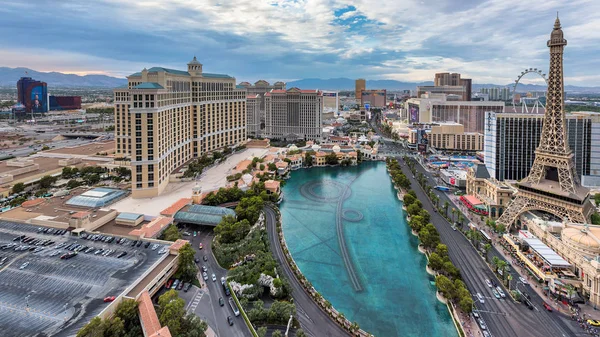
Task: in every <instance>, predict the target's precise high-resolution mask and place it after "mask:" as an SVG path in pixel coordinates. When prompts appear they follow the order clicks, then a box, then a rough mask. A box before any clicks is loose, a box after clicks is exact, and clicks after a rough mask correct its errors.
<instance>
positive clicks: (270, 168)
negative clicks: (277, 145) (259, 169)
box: [267, 163, 277, 171]
mask: <svg viewBox="0 0 600 337" xmlns="http://www.w3.org/2000/svg"><path fill="white" fill-rule="evenodd" d="M267 167H268V168H269V171H277V165H275V163H269V164H268V165H267Z"/></svg>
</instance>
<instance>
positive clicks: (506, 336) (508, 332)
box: [400, 160, 583, 337]
mask: <svg viewBox="0 0 600 337" xmlns="http://www.w3.org/2000/svg"><path fill="white" fill-rule="evenodd" d="M400 163H401V167H402V170H403V171H404V173H405V174H406V175H407V177H408V178H409V179H410V180H411V183H412V187H413V190H414V191H415V192H416V194H417V198H418V199H419V200H421V202H422V203H423V208H424V209H426V210H427V211H428V212H429V213H430V214H431V221H432V222H433V224H434V225H435V227H436V228H437V230H438V231H439V233H440V237H441V240H442V242H443V243H444V244H446V245H447V246H448V251H449V255H450V259H451V260H452V262H453V263H454V264H455V265H456V266H457V267H458V268H459V269H460V270H461V274H462V276H463V280H464V281H465V283H466V285H467V287H468V289H469V290H470V291H471V293H472V294H476V293H481V294H482V295H483V296H484V297H486V298H485V303H479V301H477V300H476V299H475V302H476V307H477V310H479V312H480V314H481V315H482V317H483V319H484V320H485V322H486V324H487V326H488V328H489V330H490V331H491V333H492V335H493V336H497V337H510V336H539V337H547V336H558V337H566V336H578V335H581V336H583V334H581V333H582V331H581V329H579V328H578V327H576V326H573V323H572V321H570V320H568V319H566V318H565V317H564V316H563V315H561V314H558V313H556V312H554V313H549V312H547V311H546V310H543V307H542V306H541V302H542V300H541V299H540V298H539V297H538V296H536V295H535V292H531V291H530V292H529V293H530V296H531V297H532V302H533V304H534V307H535V308H534V310H529V309H527V307H526V306H525V305H523V304H518V303H514V302H513V301H512V300H511V299H509V298H507V299H501V300H497V299H496V298H495V297H494V296H493V294H492V292H491V289H490V288H489V287H488V286H487V285H486V283H485V279H486V278H487V279H490V280H494V281H495V282H496V283H497V284H500V283H501V282H500V281H499V280H498V279H497V278H496V276H495V275H494V273H493V272H492V271H491V270H490V269H489V268H488V266H487V264H486V262H485V261H484V259H483V258H482V257H481V256H480V255H479V253H477V251H476V250H475V248H474V247H473V246H472V245H471V244H470V243H469V241H468V240H467V239H466V238H465V237H464V236H463V235H462V234H461V233H460V232H459V231H454V230H452V228H451V224H450V223H449V222H448V221H447V220H446V219H445V218H444V217H442V216H441V215H440V214H438V213H437V212H435V211H434V210H433V205H432V203H431V202H430V201H429V199H428V197H427V196H426V195H425V192H424V191H423V189H422V188H421V187H420V186H419V185H418V182H417V181H416V179H415V178H413V176H412V173H411V172H410V170H409V168H408V167H407V166H406V164H405V163H403V161H402V160H400ZM415 167H416V168H417V170H418V172H421V173H423V174H427V177H428V179H430V182H431V184H432V185H435V184H436V182H435V179H433V177H431V176H430V175H429V174H428V173H427V172H426V171H425V170H424V169H423V168H422V167H421V166H420V165H418V164H417V165H415ZM436 193H437V194H438V195H439V196H440V204H443V202H444V201H445V200H448V201H449V199H448V196H447V195H446V194H445V193H442V192H439V191H436ZM444 198H446V199H444ZM490 253H491V254H492V255H496V256H498V257H499V258H501V256H500V255H499V254H498V252H497V251H495V248H492V250H491V252H490ZM513 273H514V271H513ZM513 277H515V279H518V275H516V274H515V275H513ZM505 292H507V291H506V289H505Z"/></svg>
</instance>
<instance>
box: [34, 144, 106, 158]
mask: <svg viewBox="0 0 600 337" xmlns="http://www.w3.org/2000/svg"><path fill="white" fill-rule="evenodd" d="M114 150H115V141H114V140H111V141H106V142H94V143H90V144H85V145H80V146H73V147H63V148H60V149H53V150H48V151H44V153H56V154H69V155H78V156H83V155H87V156H93V155H96V153H98V152H114Z"/></svg>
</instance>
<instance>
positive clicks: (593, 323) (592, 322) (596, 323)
mask: <svg viewBox="0 0 600 337" xmlns="http://www.w3.org/2000/svg"><path fill="white" fill-rule="evenodd" d="M587 322H588V324H589V325H593V326H600V321H597V320H595V319H588V320H587Z"/></svg>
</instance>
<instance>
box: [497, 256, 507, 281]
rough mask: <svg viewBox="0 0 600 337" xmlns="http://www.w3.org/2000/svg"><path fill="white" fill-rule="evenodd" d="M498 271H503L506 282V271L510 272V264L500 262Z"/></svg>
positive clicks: (503, 278)
mask: <svg viewBox="0 0 600 337" xmlns="http://www.w3.org/2000/svg"><path fill="white" fill-rule="evenodd" d="M498 270H501V271H502V280H506V271H507V270H508V262H506V261H504V260H500V262H498Z"/></svg>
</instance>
